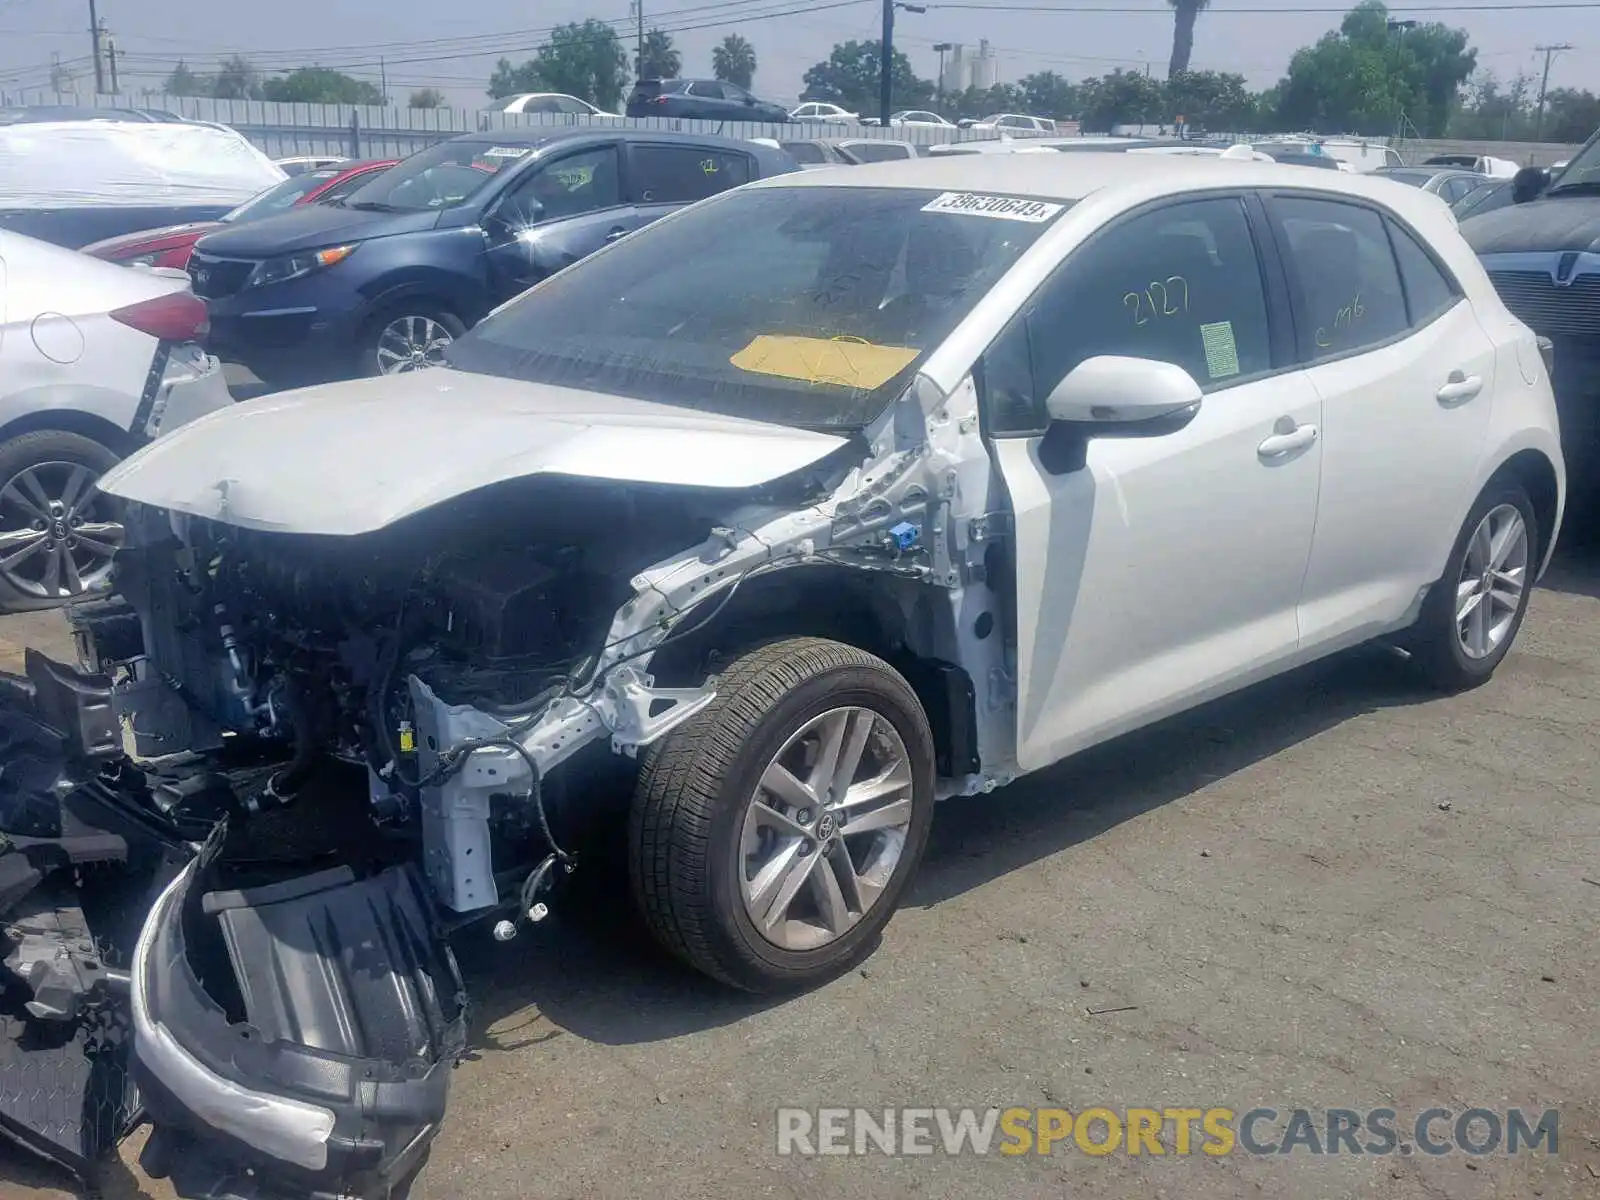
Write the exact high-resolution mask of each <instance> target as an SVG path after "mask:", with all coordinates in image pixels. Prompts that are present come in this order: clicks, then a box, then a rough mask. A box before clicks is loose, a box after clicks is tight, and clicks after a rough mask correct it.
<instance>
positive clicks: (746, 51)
mask: <svg viewBox="0 0 1600 1200" xmlns="http://www.w3.org/2000/svg"><path fill="white" fill-rule="evenodd" d="M711 73H712V75H714V76H716V78H718V79H721V80H723V81H725V82H727V83H735V84H738V85H739V86H740V87H742V88H749V86H750V84H751V82H752V81H753V80H754V79H755V77H756V48H755V47H754V46H752V45H751V44H750V43H749V42H747V41H745V39H744V38H742V37H740V36H739V35H738V34H737V33H730V34H729V35H728V36H727V37H725V38H723V39H722V41H720V42H718V43H717V45H716V47H715V49H713V50H712V51H711Z"/></svg>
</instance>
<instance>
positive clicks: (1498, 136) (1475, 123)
mask: <svg viewBox="0 0 1600 1200" xmlns="http://www.w3.org/2000/svg"><path fill="white" fill-rule="evenodd" d="M1534 88H1535V85H1534V81H1533V79H1532V78H1530V77H1529V76H1528V75H1526V74H1523V73H1521V72H1519V73H1518V74H1516V75H1514V76H1513V77H1512V79H1511V82H1510V83H1508V84H1505V85H1503V86H1502V84H1501V82H1500V80H1499V78H1498V77H1496V75H1495V74H1494V72H1492V71H1480V72H1479V73H1478V74H1476V75H1474V76H1473V77H1472V79H1471V81H1470V82H1469V84H1468V85H1467V88H1466V91H1465V94H1464V95H1463V96H1462V98H1461V107H1460V108H1459V109H1458V110H1457V111H1456V113H1455V115H1454V116H1453V117H1451V119H1450V136H1451V137H1457V138H1468V139H1473V140H1479V139H1482V140H1495V141H1526V140H1527V139H1529V138H1531V137H1532V136H1533V98H1534Z"/></svg>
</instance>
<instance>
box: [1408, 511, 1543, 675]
mask: <svg viewBox="0 0 1600 1200" xmlns="http://www.w3.org/2000/svg"><path fill="white" fill-rule="evenodd" d="M1539 536H1540V535H1539V525H1538V516H1537V514H1536V513H1535V511H1534V507H1533V502H1532V501H1531V500H1530V499H1529V498H1528V493H1527V492H1526V491H1525V490H1523V488H1522V487H1521V486H1520V485H1518V484H1514V483H1507V484H1498V485H1495V486H1492V487H1490V488H1489V489H1487V490H1486V491H1485V492H1484V493H1483V495H1481V496H1479V497H1478V500H1477V503H1475V504H1474V505H1473V506H1472V511H1471V512H1470V513H1469V514H1468V515H1467V519H1466V522H1465V523H1464V524H1463V525H1462V527H1461V533H1460V535H1459V536H1458V537H1457V539H1456V545H1455V548H1454V549H1453V550H1452V551H1451V554H1450V561H1449V564H1448V565H1447V566H1446V567H1445V573H1444V576H1443V578H1441V579H1440V581H1439V582H1438V583H1437V584H1435V585H1434V587H1433V590H1432V591H1431V592H1430V593H1429V594H1428V598H1427V600H1426V601H1425V602H1424V603H1423V606H1422V615H1421V616H1420V617H1419V619H1418V621H1417V625H1416V628H1415V630H1414V631H1413V636H1412V637H1411V638H1410V639H1409V649H1410V650H1411V651H1412V653H1413V655H1414V656H1415V657H1416V659H1417V661H1418V663H1419V665H1420V666H1421V667H1422V670H1423V672H1424V673H1425V674H1426V675H1427V677H1428V679H1429V681H1430V682H1432V683H1433V684H1434V686H1435V687H1438V688H1439V689H1440V690H1442V691H1451V692H1454V691H1462V690H1464V689H1466V688H1470V687H1475V686H1476V685H1478V684H1480V683H1482V682H1484V681H1485V680H1487V679H1488V678H1489V677H1490V676H1491V675H1493V674H1494V672H1495V668H1497V667H1498V666H1499V665H1500V663H1501V661H1502V660H1503V659H1504V658H1505V656H1506V655H1507V654H1508V653H1509V652H1510V650H1511V643H1512V642H1513V641H1514V640H1515V639H1516V636H1517V631H1518V630H1519V629H1521V628H1522V619H1523V616H1524V615H1525V614H1526V613H1527V611H1528V598H1529V596H1530V594H1531V593H1532V589H1533V579H1534V575H1535V573H1536V572H1537V571H1538V553H1539V545H1540V542H1539Z"/></svg>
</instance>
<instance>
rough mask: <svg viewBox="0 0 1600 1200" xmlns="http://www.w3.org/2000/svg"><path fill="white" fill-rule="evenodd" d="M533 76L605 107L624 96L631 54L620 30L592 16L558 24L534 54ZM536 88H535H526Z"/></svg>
mask: <svg viewBox="0 0 1600 1200" xmlns="http://www.w3.org/2000/svg"><path fill="white" fill-rule="evenodd" d="M533 66H534V77H535V78H536V79H538V80H539V81H540V82H541V83H542V84H543V85H544V86H545V87H547V88H548V89H549V90H550V91H552V92H565V93H567V95H569V96H577V97H578V98H579V99H581V100H587V101H589V103H591V104H597V105H599V106H600V107H601V108H604V109H614V108H616V107H617V105H618V103H620V102H621V100H622V90H623V88H624V86H626V83H627V78H628V56H627V55H626V54H625V53H623V50H622V42H621V40H620V39H619V38H618V37H617V31H616V30H615V29H613V28H612V27H611V26H610V25H607V24H606V23H605V22H604V21H598V20H596V19H595V18H593V17H590V18H588V19H587V20H585V21H582V22H578V21H570V22H568V23H567V24H565V25H558V26H556V28H555V29H554V30H553V31H552V32H551V34H550V40H549V41H548V42H546V43H545V44H544V45H542V46H540V47H539V52H538V54H537V55H535V56H534V59H533ZM525 90H527V91H535V90H537V89H535V88H528V89H525Z"/></svg>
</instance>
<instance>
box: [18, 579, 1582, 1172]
mask: <svg viewBox="0 0 1600 1200" xmlns="http://www.w3.org/2000/svg"><path fill="white" fill-rule="evenodd" d="M56 629H57V626H56V624H55V623H54V621H53V620H51V619H46V620H35V621H30V622H21V621H13V622H10V623H3V622H0V638H7V639H10V640H11V642H13V643H21V642H27V641H34V642H35V643H37V642H38V641H39V640H40V639H42V638H46V637H50V638H54V637H58V636H59V635H58V634H57V633H56ZM5 650H6V647H5V646H4V644H3V643H0V657H3V655H4V652H5ZM1597 726H1600V556H1595V555H1590V556H1589V557H1588V559H1587V561H1584V560H1581V559H1575V558H1574V557H1573V556H1570V555H1569V556H1568V557H1567V559H1566V561H1565V562H1564V563H1563V565H1562V566H1561V568H1560V570H1559V572H1558V573H1557V575H1556V576H1555V577H1554V578H1552V579H1551V580H1549V581H1548V582H1547V586H1546V587H1545V588H1544V589H1543V590H1541V591H1540V592H1539V593H1538V595H1537V596H1536V597H1535V599H1534V602H1533V608H1532V613H1531V615H1530V617H1529V620H1528V625H1527V628H1526V629H1525V631H1524V633H1523V636H1522V639H1521V641H1520V642H1519V644H1518V647H1517V652H1516V653H1515V654H1514V655H1513V656H1512V658H1511V659H1510V660H1509V661H1508V663H1507V664H1506V667H1505V669H1504V670H1503V671H1502V672H1501V674H1500V675H1499V677H1498V678H1497V679H1496V680H1495V681H1494V682H1493V683H1492V684H1490V685H1489V686H1487V687H1485V688H1482V689H1481V690H1479V691H1476V692H1474V693H1472V694H1470V695H1466V696H1460V697H1455V698H1452V699H1447V700H1440V699H1434V698H1430V697H1427V696H1425V695H1423V694H1421V693H1419V692H1417V691H1416V690H1415V689H1414V688H1413V687H1412V686H1411V684H1410V682H1409V679H1408V676H1407V674H1406V672H1405V670H1404V668H1403V665H1402V664H1400V663H1398V662H1396V661H1395V660H1393V659H1391V658H1389V657H1387V656H1384V655H1382V654H1378V653H1366V654H1358V655H1354V656H1349V657H1345V658H1342V659H1339V660H1337V661H1334V662H1330V663H1327V664H1323V665H1320V666H1318V667H1314V668H1311V669H1308V670H1305V671H1302V672H1299V673H1297V674H1295V675H1294V676H1292V677H1290V678H1287V679H1284V680H1280V681H1277V682H1274V683H1272V684H1268V685H1265V686H1263V687H1260V688H1257V689H1255V690H1253V691H1251V692H1249V693H1247V694H1245V695H1243V696H1240V697H1237V698H1235V699H1232V700H1230V701H1227V702H1224V703H1221V704H1217V705H1213V706H1211V707H1209V708H1207V709H1205V710H1204V711H1202V712H1199V713H1196V714H1193V715H1191V716H1189V717H1187V718H1184V719H1182V720H1180V721H1177V722H1173V723H1170V724H1168V725H1167V726H1165V727H1163V728H1161V729H1159V730H1155V731H1150V732H1147V733H1144V734H1140V735H1137V736H1135V737H1133V738H1129V739H1124V740H1123V741H1121V742H1119V743H1117V744H1115V745H1112V746H1108V747H1104V748H1102V749H1100V750H1098V751H1095V752H1092V753H1090V754H1088V755H1085V756H1083V757H1082V758H1080V759H1079V760H1077V761H1075V762H1072V763H1070V764H1066V765H1064V766H1062V767H1060V768H1058V769H1056V770H1053V771H1051V772H1048V773H1046V774H1045V775H1044V776H1043V777H1040V778H1036V779H1031V780H1028V781H1026V782H1024V783H1022V784H1020V785H1018V786H1015V787H1012V788H1009V789H1006V790H1005V791H1002V792H1000V793H997V794H995V795H994V796H991V797H988V798H985V799H981V800H973V801H964V802H955V803H952V804H950V805H949V806H947V807H945V808H943V809H942V810H941V811H940V813H939V815H938V817H937V818H936V820H935V827H934V835H933V844H932V847H931V849H930V851H929V854H928V859H927V862H926V864H925V866H924V868H923V870H922V873H921V876H920V878H919V880H918V882H917V885H916V887H915V890H914V892H913V894H912V897H911V900H910V902H909V904H908V906H907V908H906V909H905V910H904V911H903V912H902V913H901V914H900V915H899V917H897V918H896V920H895V921H894V923H893V924H892V925H891V926H890V928H889V931H888V934H887V936H886V938H885V941H884V944H883V946H882V947H881V948H880V949H879V951H878V953H877V954H876V956H875V957H873V958H872V959H871V960H869V962H868V963H867V964H866V967H865V969H864V970H862V971H860V972H858V973H855V974H852V975H850V976H848V977H846V978H844V979H841V980H839V981H838V982H836V983H834V984H832V985H831V986H829V987H826V988H823V989H821V990H819V991H817V992H815V993H813V994H811V995H808V996H805V997H802V998H800V999H796V1000H791V1001H789V1002H787V1003H783V1004H763V1003H756V1002H752V1001H750V1000H747V999H740V998H737V997H732V996H730V995H728V994H726V993H724V992H722V991H719V990H718V989H716V988H714V987H712V986H710V985H707V984H703V983H701V982H700V981H699V980H697V979H696V978H694V977H691V976H689V975H688V974H686V973H685V972H683V971H680V970H678V969H677V968H675V967H674V966H673V965H671V964H670V963H668V962H665V961H663V959H662V958H661V957H660V956H658V955H657V954H655V953H654V951H653V950H652V949H651V948H650V947H649V945H648V944H647V943H646V942H645V941H644V940H643V939H642V937H641V935H640V934H639V933H638V932H636V931H635V930H634V929H633V927H632V926H631V925H628V926H624V925H621V923H620V922H618V921H616V920H615V919H613V918H612V917H611V916H610V915H609V913H608V912H607V911H604V910H605V909H606V908H607V907H608V906H607V905H606V904H605V901H606V900H607V899H608V898H609V899H613V900H614V902H615V906H616V908H617V909H621V908H622V907H623V905H624V891H623V889H622V887H621V884H620V883H619V882H618V881H616V880H613V879H602V880H599V881H592V882H591V884H590V888H589V892H590V896H589V898H588V899H586V900H585V901H584V903H583V904H582V905H579V904H569V905H568V906H567V907H566V908H565V909H563V910H560V911H558V914H557V919H554V920H552V921H551V922H549V923H547V925H546V926H545V927H541V928H540V929H539V930H537V931H535V932H533V933H525V934H524V935H523V936H522V937H520V938H518V939H517V940H516V941H515V942H514V943H512V944H511V945H509V946H505V947H499V946H495V945H493V944H492V943H490V942H489V941H488V939H487V937H486V936H485V937H481V938H476V939H474V940H471V941H468V942H467V943H465V944H464V945H463V947H462V950H463V959H464V962H465V965H466V967H467V969H468V970H469V972H470V974H471V976H472V982H473V985H474V989H475V996H476V997H477V1000H478V1010H477V1021H476V1025H475V1036H474V1046H475V1047H476V1052H475V1054H474V1056H473V1058H472V1061H470V1062H468V1063H467V1064H466V1065H465V1066H463V1067H462V1069H461V1070H460V1071H459V1072H458V1074H457V1076H456V1079H455V1083H454V1088H455V1092H454V1101H453V1106H452V1111H451V1117H450V1124H449V1126H448V1128H447V1129H446V1131H445V1132H444V1133H443V1135H442V1136H441V1137H440V1139H439V1141H438V1143H437V1145H436V1147H435V1151H434V1155H433V1162H432V1164H431V1165H430V1166H429V1168H428V1169H427V1171H426V1172H425V1173H424V1175H423V1177H422V1179H421V1181H420V1182H419V1184H418V1186H417V1187H416V1189H415V1190H414V1191H413V1193H412V1194H413V1196H414V1197H416V1198H417V1200H436V1198H437V1200H442V1198H446V1197H449V1198H456V1197H462V1198H465V1197H471V1198H472V1200H538V1198H544V1197H550V1198H552V1200H556V1198H566V1197H574V1198H576V1197H583V1198H589V1197H639V1196H648V1195H652V1194H654V1195H668V1194H670V1195H673V1196H681V1197H740V1198H744V1197H756V1196H775V1197H800V1196H807V1197H809V1196H829V1197H857V1196H874V1197H876V1196H889V1195H893V1196H897V1197H898V1196H917V1197H927V1198H935V1197H947V1196H948V1197H970V1196H1005V1197H1014V1198H1017V1200H1023V1198H1028V1197H1045V1196H1050V1197H1058V1196H1061V1195H1064V1194H1069V1193H1070V1194H1073V1195H1089V1196H1139V1197H1148V1196H1158V1197H1159V1196H1175V1197H1183V1198H1184V1200H1190V1198H1193V1197H1219V1198H1221V1197H1240V1196H1269V1197H1270V1196H1284V1197H1311V1196H1315V1197H1318V1198H1319V1200H1326V1198H1331V1197H1346V1196H1352V1197H1353V1196H1384V1197H1400V1198H1408V1197H1424V1196H1426V1197H1450V1198H1452V1200H1476V1198H1479V1197H1485V1198H1487V1197H1524V1196H1546V1197H1569V1196H1570V1197H1595V1196H1600V937H1597V936H1596V935H1597V917H1600V882H1597V881H1600V737H1597V736H1596V729H1597ZM619 926H620V927H619ZM1105 1009H1121V1010H1123V1011H1115V1012H1100V1010H1105ZM1090 1010H1094V1011H1095V1012H1099V1013H1100V1015H1091V1012H1090ZM789 1104H794V1105H845V1104H848V1105H855V1104H860V1105H868V1106H874V1107H882V1106H888V1105H938V1104H950V1105H977V1106H988V1105H991V1104H993V1105H999V1106H1002V1107H1003V1106H1011V1105H1021V1106H1030V1105H1034V1106H1036V1105H1047V1104H1053V1105H1060V1106H1063V1107H1065V1108H1068V1109H1071V1110H1073V1111H1081V1110H1082V1109H1084V1108H1086V1107H1089V1106H1091V1105H1096V1104H1104V1105H1107V1106H1109V1107H1111V1108H1113V1109H1121V1108H1125V1107H1128V1106H1139V1105H1148V1106H1152V1107H1156V1108H1160V1107H1163V1106H1183V1105H1187V1106H1193V1107H1199V1108H1205V1107H1210V1106H1225V1107H1229V1108H1233V1109H1235V1110H1239V1111H1242V1110H1245V1109H1248V1108H1251V1107H1254V1106H1256V1105H1258V1104H1259V1105H1267V1106H1271V1107H1274V1108H1277V1109H1280V1110H1288V1109H1292V1108H1295V1107H1298V1106H1305V1107H1310V1108H1316V1109H1322V1108H1329V1107H1347V1108H1352V1109H1359V1110H1365V1109H1369V1108H1373V1107H1378V1106H1384V1105H1387V1106H1390V1107H1393V1108H1396V1109H1398V1110H1400V1112H1401V1113H1402V1114H1415V1113H1416V1112H1418V1111H1420V1110H1422V1109H1426V1108H1428V1107H1432V1106H1435V1105H1437V1106H1440V1107H1444V1108H1449V1109H1452V1110H1455V1111H1457V1112H1459V1111H1461V1110H1463V1109H1465V1108H1468V1107H1473V1106H1477V1105H1482V1106H1484V1107H1487V1108H1498V1109H1502V1110H1503V1109H1505V1108H1507V1107H1511V1106H1522V1107H1523V1108H1525V1109H1529V1108H1531V1109H1533V1110H1535V1111H1536V1112H1538V1111H1542V1110H1544V1109H1546V1108H1559V1109H1560V1155H1559V1157H1557V1158H1548V1157H1545V1156H1544V1155H1542V1154H1541V1155H1538V1156H1535V1157H1532V1158H1521V1159H1516V1160H1512V1159H1508V1158H1506V1157H1505V1156H1503V1155H1499V1154H1497V1155H1492V1156H1489V1157H1485V1158H1482V1159H1477V1160H1471V1161H1469V1160H1468V1159H1467V1157H1466V1156H1463V1155H1460V1154H1456V1155H1452V1156H1449V1157H1446V1158H1441V1159H1430V1158H1425V1157H1422V1156H1419V1155H1416V1154H1410V1155H1404V1154H1400V1155H1394V1156H1390V1157H1384V1158H1374V1157H1351V1156H1349V1155H1348V1154H1346V1155H1344V1156H1341V1157H1337V1158H1313V1157H1309V1156H1304V1155H1297V1156H1293V1157H1289V1158H1265V1159H1262V1158H1251V1157H1249V1156H1247V1155H1244V1154H1242V1153H1237V1152H1236V1153H1235V1154H1233V1155H1231V1156H1229V1157H1225V1158H1218V1159H1210V1158H1206V1157H1205V1156H1203V1155H1195V1156H1191V1157H1177V1156H1173V1155H1167V1156H1165V1157H1162V1158H1151V1157H1141V1158H1128V1157H1124V1156H1120V1155H1118V1156H1112V1157H1107V1158H1090V1157H1086V1156H1085V1155H1083V1154H1082V1153H1081V1152H1079V1151H1077V1150H1075V1149H1070V1148H1067V1147H1063V1148H1060V1149H1058V1151H1057V1153H1056V1154H1055V1155H1054V1156H1053V1157H1049V1158H1037V1157H1033V1156H1029V1157H1027V1158H1023V1159H1001V1158H998V1157H994V1158H989V1159H973V1158H962V1159H951V1158H945V1157H943V1156H937V1157H933V1158H925V1159H907V1160H889V1159H885V1158H881V1157H875V1158H870V1159H865V1160H858V1159H851V1158H827V1159H809V1160H806V1159H794V1158H779V1157H778V1156H777V1155H776V1154H775V1152H774V1143H775V1132H774V1120H775V1117H774V1109H775V1108H776V1107H777V1106H779V1105H789ZM1402 1129H1404V1124H1403V1123H1402ZM1406 1141H1407V1144H1409V1138H1407V1139H1406ZM0 1177H3V1178H5V1179H8V1180H11V1181H15V1182H12V1183H10V1184H9V1185H8V1184H0V1196H4V1197H5V1198H6V1200H11V1198H12V1197H15V1196H24V1195H25V1196H30V1197H38V1198H41V1200H42V1198H45V1197H48V1198H50V1200H55V1198H57V1197H60V1196H62V1195H64V1194H66V1192H67V1191H68V1184H67V1182H66V1181H65V1180H64V1179H63V1178H61V1177H59V1176H57V1175H55V1174H52V1173H49V1172H46V1171H43V1170H40V1169H37V1168H35V1167H34V1166H33V1165H32V1164H31V1163H28V1162H25V1161H23V1160H21V1159H19V1158H18V1157H16V1156H15V1155H14V1154H8V1153H7V1152H6V1151H4V1150H0ZM105 1191H106V1193H107V1194H108V1195H110V1196H119V1197H127V1196H135V1195H149V1196H152V1197H164V1196H166V1195H167V1194H168V1193H167V1192H166V1191H165V1189H163V1188H162V1187H161V1186H160V1185H152V1184H149V1183H147V1182H144V1181H142V1180H141V1178H140V1177H139V1176H138V1175H137V1174H136V1172H134V1171H132V1170H129V1169H124V1168H121V1167H118V1168H116V1169H114V1170H112V1171H111V1172H110V1175H109V1177H108V1178H107V1180H106V1181H105Z"/></svg>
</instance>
